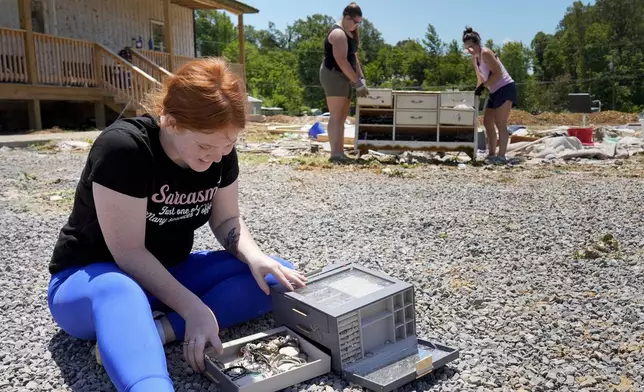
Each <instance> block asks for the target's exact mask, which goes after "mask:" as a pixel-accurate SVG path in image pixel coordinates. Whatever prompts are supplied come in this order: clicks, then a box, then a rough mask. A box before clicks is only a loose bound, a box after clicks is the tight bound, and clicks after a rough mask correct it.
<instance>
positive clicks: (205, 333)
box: [183, 302, 223, 372]
mask: <svg viewBox="0 0 644 392" xmlns="http://www.w3.org/2000/svg"><path fill="white" fill-rule="evenodd" d="M185 320H186V332H185V337H184V339H183V340H184V341H183V356H184V358H185V360H186V362H188V364H189V365H190V366H191V367H192V368H193V369H194V371H195V372H204V371H205V370H206V364H205V360H204V350H205V347H206V344H207V343H208V342H210V344H211V345H212V346H213V347H214V349H215V351H216V352H217V353H218V354H222V353H223V347H222V344H221V339H219V324H218V323H217V318H216V317H215V314H214V313H213V312H212V310H210V308H209V307H208V306H206V304H204V303H203V302H202V303H201V304H199V305H198V306H196V307H195V308H194V310H192V311H190V312H189V313H188V314H187V316H186V317H185Z"/></svg>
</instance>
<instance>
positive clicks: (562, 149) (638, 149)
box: [508, 136, 644, 160]
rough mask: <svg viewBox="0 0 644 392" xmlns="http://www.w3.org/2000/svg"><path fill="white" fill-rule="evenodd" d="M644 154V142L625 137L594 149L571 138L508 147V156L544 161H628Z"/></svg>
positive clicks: (550, 138)
mask: <svg viewBox="0 0 644 392" xmlns="http://www.w3.org/2000/svg"><path fill="white" fill-rule="evenodd" d="M643 152H644V140H642V139H640V138H635V137H623V138H620V139H619V140H617V141H616V142H613V141H608V140H605V141H604V142H602V143H601V144H596V145H595V146H594V147H586V146H584V145H583V144H582V143H581V142H580V141H579V139H577V138H576V137H570V136H555V137H544V138H542V139H539V140H536V141H534V142H519V143H513V144H511V145H510V146H508V155H509V156H515V157H526V158H543V159H564V160H565V159H572V158H588V159H626V158H629V157H630V156H632V155H635V154H639V153H643Z"/></svg>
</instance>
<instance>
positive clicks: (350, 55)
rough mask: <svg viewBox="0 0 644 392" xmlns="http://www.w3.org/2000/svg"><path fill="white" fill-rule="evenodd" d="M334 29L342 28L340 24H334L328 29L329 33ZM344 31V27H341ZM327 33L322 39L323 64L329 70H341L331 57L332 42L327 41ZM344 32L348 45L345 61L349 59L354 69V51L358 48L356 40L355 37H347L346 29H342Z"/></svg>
mask: <svg viewBox="0 0 644 392" xmlns="http://www.w3.org/2000/svg"><path fill="white" fill-rule="evenodd" d="M335 29H342V27H341V26H338V25H335V26H333V28H332V29H331V31H329V34H331V32H332V31H333V30H335ZM342 31H344V29H342ZM329 34H327V35H326V38H325V40H324V66H325V67H326V68H328V69H330V70H333V71H341V69H340V67H339V66H338V63H337V62H336V61H335V57H333V44H331V43H330V42H329ZM344 34H345V35H346V36H347V44H348V46H349V48H348V50H347V61H349V64H351V68H353V70H354V71H355V70H356V51H357V50H358V40H357V39H355V38H351V37H349V34H347V32H346V31H344Z"/></svg>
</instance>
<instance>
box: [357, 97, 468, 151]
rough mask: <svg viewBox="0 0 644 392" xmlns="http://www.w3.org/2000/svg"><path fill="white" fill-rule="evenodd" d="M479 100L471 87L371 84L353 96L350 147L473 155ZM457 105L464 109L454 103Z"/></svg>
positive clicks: (361, 149)
mask: <svg viewBox="0 0 644 392" xmlns="http://www.w3.org/2000/svg"><path fill="white" fill-rule="evenodd" d="M478 101H479V100H478V99H477V97H476V96H475V95H474V92H473V91H472V92H470V91H444V92H436V91H398V90H391V89H370V90H369V96H368V97H365V98H358V99H357V105H356V127H355V129H356V131H355V141H354V143H355V150H356V152H357V153H361V154H363V153H366V152H367V151H368V150H381V151H385V150H388V151H407V150H408V151H442V152H448V151H461V152H465V153H466V154H468V155H469V156H470V157H471V158H472V159H476V151H477V144H478V140H477V136H478ZM461 104H465V105H467V106H468V107H469V109H464V108H455V106H457V105H461Z"/></svg>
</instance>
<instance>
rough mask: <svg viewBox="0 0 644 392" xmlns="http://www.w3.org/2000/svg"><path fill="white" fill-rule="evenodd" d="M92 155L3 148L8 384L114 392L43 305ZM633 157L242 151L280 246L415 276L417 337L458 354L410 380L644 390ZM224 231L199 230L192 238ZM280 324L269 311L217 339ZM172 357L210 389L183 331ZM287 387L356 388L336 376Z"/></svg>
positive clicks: (260, 212)
mask: <svg viewBox="0 0 644 392" xmlns="http://www.w3.org/2000/svg"><path fill="white" fill-rule="evenodd" d="M84 159H85V153H74V152H73V153H69V152H62V153H56V154H52V153H47V152H42V151H34V150H31V151H29V150H7V149H3V150H1V151H0V192H1V193H0V222H2V224H1V225H0V238H2V241H1V242H0V244H1V245H0V254H1V255H2V263H1V264H0V271H1V273H0V287H1V289H0V290H1V293H2V295H1V296H0V310H1V311H0V325H2V328H1V329H0V391H23V390H39V391H51V390H59V391H110V390H113V388H112V386H111V384H110V381H109V379H108V377H107V376H106V373H105V372H104V370H103V368H101V367H99V366H98V365H97V364H96V361H95V359H94V356H93V353H94V351H93V347H94V345H93V342H83V341H78V340H75V339H72V338H70V337H69V336H67V335H66V334H65V333H63V332H61V331H60V330H59V329H58V328H57V327H56V326H55V325H54V323H53V322H52V319H51V317H50V315H49V313H48V310H47V306H46V287H47V282H48V278H49V275H48V272H47V262H48V259H49V256H50V252H51V249H52V246H53V245H54V241H55V238H56V235H57V233H58V230H59V229H60V227H61V225H62V224H63V222H64V220H65V219H66V217H67V212H68V208H69V206H70V204H69V198H70V197H71V196H72V195H73V188H74V185H75V181H76V179H77V178H78V176H79V174H80V170H81V168H82V164H83V162H84ZM633 161H634V160H631V161H627V162H625V163H623V164H622V165H619V166H618V165H610V166H608V167H602V168H600V167H594V166H590V165H586V166H584V167H582V166H565V167H550V166H548V167H539V168H529V169H526V168H515V169H511V170H509V169H505V168H495V169H492V170H486V168H483V167H471V166H468V167H466V168H465V169H457V168H454V167H447V166H425V167H421V168H416V169H411V170H409V169H403V170H401V169H397V168H395V169H389V170H385V171H382V170H380V169H378V168H375V169H374V168H355V167H350V168H337V169H327V168H324V167H319V166H287V165H278V164H269V163H265V162H263V163H262V162H247V163H245V164H244V166H243V174H242V175H243V178H242V181H243V182H242V201H241V202H242V205H243V213H244V215H245V217H246V220H247V222H248V224H249V226H250V228H251V231H252V232H253V233H254V235H255V237H256V238H257V240H258V242H259V244H260V245H261V246H262V247H263V249H265V251H267V252H268V253H271V254H276V255H279V256H282V257H284V258H286V259H289V260H291V261H293V262H295V263H296V264H297V265H299V267H300V268H302V269H304V270H306V271H308V270H312V269H315V268H317V267H320V266H322V265H324V264H326V263H328V262H335V261H340V260H342V261H354V262H359V263H363V264H365V265H367V266H369V267H373V268H378V269H381V270H383V271H385V272H388V273H390V274H391V275H393V276H396V277H398V278H402V279H405V280H406V281H408V282H411V283H413V284H414V286H415V288H416V290H417V309H416V312H417V318H418V325H417V329H418V332H419V334H420V336H421V337H424V338H429V339H431V340H435V341H438V342H441V343H444V344H446V345H451V346H457V347H459V348H460V350H461V356H460V359H459V360H457V361H454V362H452V363H451V364H450V365H449V366H447V367H445V368H443V369H440V370H437V371H435V372H434V374H432V375H430V376H428V377H425V378H423V379H421V380H418V381H416V382H414V383H412V384H409V385H408V386H405V387H404V388H402V390H404V391H412V390H413V391H466V390H467V391H488V390H490V391H506V390H507V391H510V390H526V391H545V390H557V391H613V390H614V391H635V390H638V389H639V390H642V388H644V367H643V366H644V289H643V287H644V275H643V266H644V252H643V249H644V226H643V225H642V216H644V200H643V199H642V197H643V195H644V171H643V170H642V167H643V166H644V164H642V163H641V162H640V163H639V164H635V163H632V162H633ZM640 161H641V160H640ZM302 169H306V170H302ZM52 196H60V197H62V200H51V199H52ZM54 199H56V197H54ZM280 212H281V214H280ZM213 246H214V245H213V239H212V236H211V235H210V234H208V233H207V232H206V231H205V230H204V231H200V232H199V233H198V238H197V240H196V243H195V248H198V249H202V248H208V247H213ZM361 248H362V250H360V249H361ZM272 325H273V323H272V319H271V318H270V317H265V318H263V319H261V320H256V321H254V322H252V323H248V324H246V325H243V326H239V327H236V328H231V329H229V330H226V331H222V338H223V340H224V341H226V340H231V339H234V338H237V337H240V336H243V335H247V334H250V333H253V332H258V331H261V330H264V329H266V328H268V327H271V326H272ZM167 354H168V358H169V367H170V370H171V374H172V377H173V379H174V381H175V382H176V388H177V390H178V391H201V390H203V391H206V390H214V389H215V388H214V386H213V385H212V384H211V383H210V382H209V381H207V380H206V379H205V378H204V377H202V376H200V375H194V374H192V373H191V371H190V370H189V369H188V366H187V365H186V364H185V363H183V362H182V360H181V358H180V354H179V346H178V345H176V344H174V345H169V346H168V347H167ZM288 390H289V391H305V390H306V391H334V390H335V391H353V390H360V388H358V387H355V386H352V385H350V384H349V383H347V382H345V381H343V380H341V379H340V378H338V377H337V376H335V375H333V374H328V375H326V376H323V377H321V378H318V379H314V380H311V381H310V382H309V383H306V384H300V385H297V386H295V387H293V388H289V389H288Z"/></svg>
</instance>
